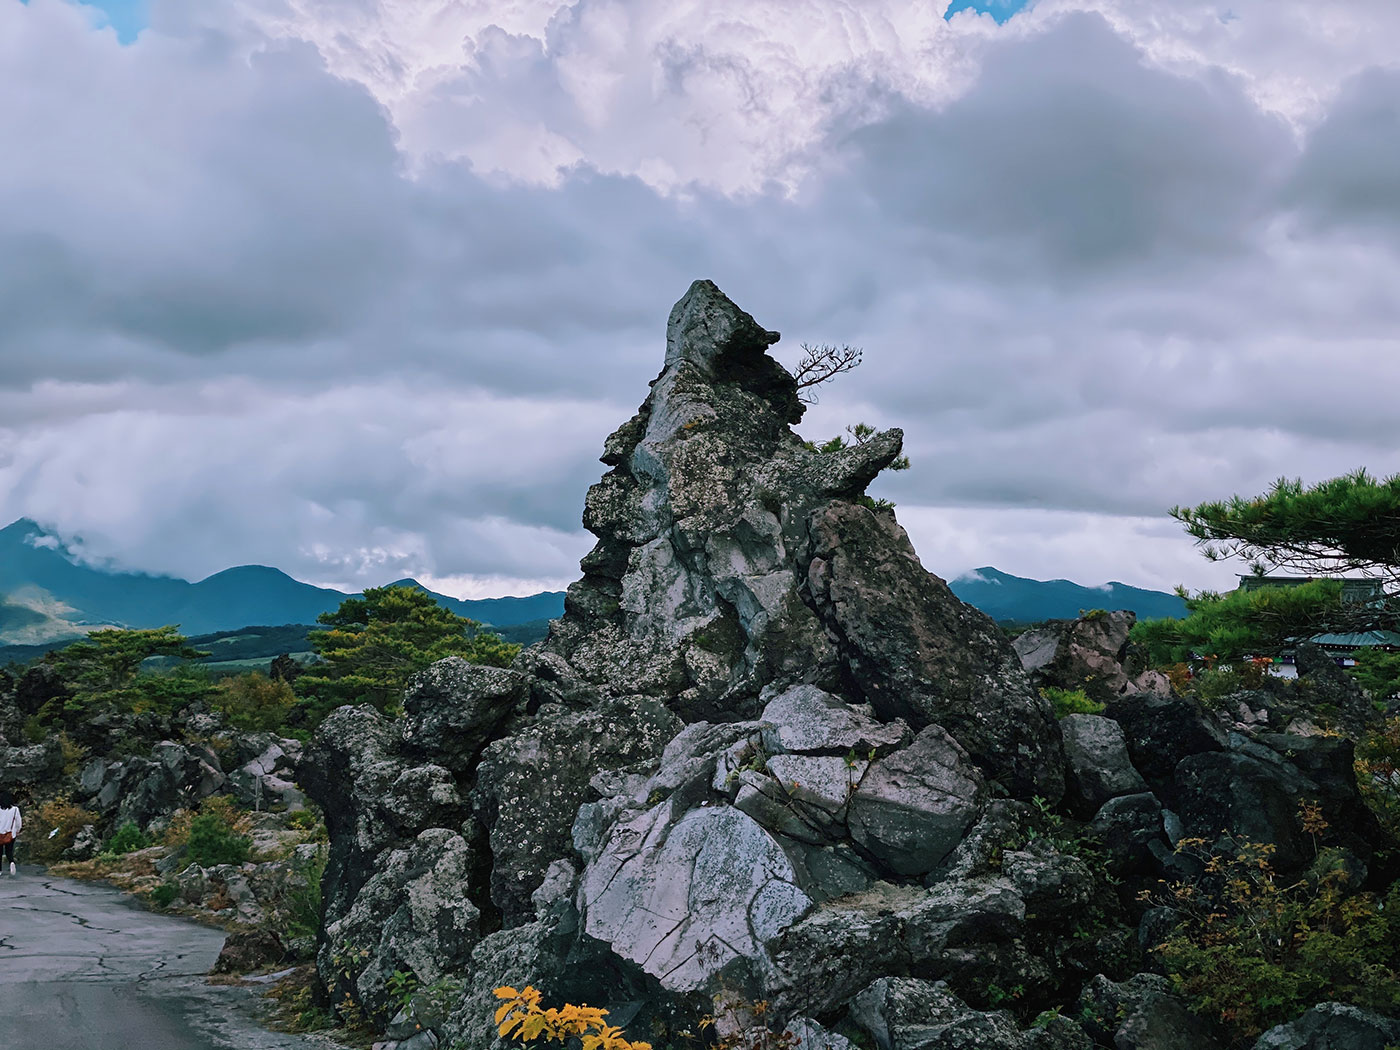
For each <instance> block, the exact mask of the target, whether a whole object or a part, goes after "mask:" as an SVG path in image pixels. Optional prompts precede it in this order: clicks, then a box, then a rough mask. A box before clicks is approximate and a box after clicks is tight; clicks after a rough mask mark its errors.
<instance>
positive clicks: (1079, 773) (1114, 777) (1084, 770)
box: [1060, 715, 1147, 814]
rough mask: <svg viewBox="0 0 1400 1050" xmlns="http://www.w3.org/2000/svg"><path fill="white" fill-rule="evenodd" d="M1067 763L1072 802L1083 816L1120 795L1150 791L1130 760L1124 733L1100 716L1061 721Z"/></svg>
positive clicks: (1070, 718)
mask: <svg viewBox="0 0 1400 1050" xmlns="http://www.w3.org/2000/svg"><path fill="white" fill-rule="evenodd" d="M1060 731H1061V733H1062V734H1063V735H1064V742H1065V759H1066V760H1067V761H1068V763H1069V799H1070V802H1071V804H1072V805H1075V806H1077V807H1078V808H1079V809H1080V810H1081V811H1082V812H1084V813H1086V814H1087V813H1093V812H1094V811H1095V810H1097V809H1098V808H1099V807H1100V806H1102V805H1103V804H1104V803H1105V802H1107V801H1108V800H1109V799H1111V798H1116V797H1117V796H1119V795H1135V794H1138V793H1139V792H1142V791H1146V790H1147V782H1146V781H1144V780H1143V779H1142V774H1141V773H1139V772H1138V771H1137V770H1136V769H1134V768H1133V764H1132V762H1131V761H1130V760H1129V759H1128V747H1127V744H1126V742H1125V741H1124V739H1123V730H1122V728H1121V727H1120V726H1119V725H1118V723H1117V722H1115V721H1113V719H1111V718H1104V717H1102V716H1101V715H1067V716H1066V717H1065V718H1063V719H1061V720H1060Z"/></svg>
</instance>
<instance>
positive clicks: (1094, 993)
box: [1078, 973, 1225, 1050]
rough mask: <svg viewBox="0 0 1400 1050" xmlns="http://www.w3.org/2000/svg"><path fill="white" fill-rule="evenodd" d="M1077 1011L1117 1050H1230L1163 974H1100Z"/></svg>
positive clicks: (1098, 1037) (1088, 1026)
mask: <svg viewBox="0 0 1400 1050" xmlns="http://www.w3.org/2000/svg"><path fill="white" fill-rule="evenodd" d="M1078 1010H1079V1016H1080V1017H1081V1018H1082V1019H1083V1020H1082V1023H1083V1025H1084V1027H1085V1028H1086V1030H1087V1031H1088V1032H1089V1034H1090V1035H1091V1036H1093V1037H1094V1038H1095V1040H1096V1041H1097V1042H1098V1043H1100V1044H1101V1045H1105V1046H1113V1047H1115V1048H1116V1050H1225V1047H1224V1044H1223V1043H1221V1042H1220V1041H1219V1040H1217V1039H1216V1037H1215V1033H1214V1032H1213V1031H1212V1030H1211V1028H1210V1026H1209V1025H1208V1024H1207V1023H1206V1022H1205V1021H1203V1020H1201V1019H1200V1018H1199V1017H1197V1016H1196V1015H1195V1014H1193V1013H1191V1012H1190V1011H1189V1010H1187V1009H1186V1005H1185V1004H1184V1003H1183V1002H1182V1001H1181V1000H1180V999H1178V998H1177V997H1176V996H1175V995H1173V994H1172V993H1171V986H1170V983H1169V982H1168V981H1167V979H1166V978H1165V977H1162V976H1161V975H1159V974H1149V973H1139V974H1134V975H1133V976H1132V977H1130V978H1128V979H1127V980H1125V981H1110V980H1109V979H1108V978H1107V977H1104V976H1103V975H1102V974H1100V975H1099V976H1097V977H1095V978H1094V979H1093V980H1092V981H1090V982H1089V983H1088V985H1087V986H1086V987H1085V989H1084V991H1083V994H1081V995H1080V997H1079V1003H1078Z"/></svg>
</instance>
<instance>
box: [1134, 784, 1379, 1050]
mask: <svg viewBox="0 0 1400 1050" xmlns="http://www.w3.org/2000/svg"><path fill="white" fill-rule="evenodd" d="M1303 817H1304V827H1305V829H1306V830H1309V831H1312V832H1313V833H1315V834H1316V833H1319V832H1320V831H1322V830H1324V829H1325V824H1322V822H1321V820H1320V817H1319V816H1318V814H1317V812H1316V809H1315V808H1313V807H1308V806H1306V805H1305V806H1304V807H1303ZM1178 849H1179V850H1183V851H1189V852H1193V853H1195V854H1196V855H1197V856H1198V858H1199V859H1200V860H1201V861H1202V862H1203V865H1204V875H1203V876H1202V877H1201V878H1200V879H1197V880H1195V881H1193V882H1187V883H1179V884H1177V885H1175V886H1173V887H1172V888H1171V889H1170V891H1169V892H1168V893H1167V895H1166V897H1165V898H1164V899H1162V900H1161V903H1165V904H1168V905H1170V906H1171V907H1172V908H1174V909H1176V910H1177V912H1178V914H1179V915H1180V916H1181V920H1180V922H1179V923H1178V925H1177V927H1176V929H1175V930H1174V931H1173V932H1172V934H1171V935H1170V936H1169V937H1168V938H1167V939H1166V940H1165V941H1164V942H1163V943H1162V944H1160V945H1158V946H1157V948H1156V951H1157V954H1158V956H1159V957H1160V959H1161V961H1162V964H1163V966H1164V968H1165V969H1166V971H1167V973H1168V975H1169V976H1170V977H1171V979H1172V982H1173V984H1174V985H1175V986H1176V988H1177V990H1178V991H1179V992H1180V993H1181V994H1182V995H1183V996H1185V998H1186V999H1187V1001H1188V1002H1189V1003H1190V1005H1191V1007H1192V1008H1193V1009H1194V1010H1196V1011H1198V1012H1199V1013H1201V1014H1203V1015H1205V1016H1209V1017H1212V1018H1214V1019H1216V1020H1218V1021H1219V1022H1220V1023H1221V1024H1222V1025H1223V1026H1224V1028H1225V1030H1226V1031H1227V1032H1228V1033H1229V1034H1230V1035H1231V1036H1232V1037H1233V1038H1234V1039H1235V1040H1236V1041H1237V1042H1238V1043H1240V1044H1241V1045H1246V1044H1248V1043H1250V1042H1252V1041H1253V1039H1254V1038H1255V1037H1256V1036H1258V1035H1259V1033H1260V1032H1262V1031H1264V1030H1265V1029H1267V1028H1270V1027H1272V1026H1273V1025H1276V1024H1279V1023H1281V1022H1283V1021H1287V1020H1289V1019H1290V1018H1292V1017H1295V1016H1297V1015H1298V1014H1299V1013H1301V1012H1302V1011H1304V1010H1306V1009H1307V1008H1308V1007H1310V1006H1313V1005H1315V1004H1317V1003H1320V1002H1324V1001H1329V1000H1335V1001H1338V1002H1343V1003H1350V1004H1352V1005H1355V1006H1360V1007H1364V1008H1368V1009H1373V1010H1378V1011H1380V1012H1382V1013H1393V1012H1394V1011H1395V1010H1396V1009H1400V882H1397V883H1395V884H1394V885H1392V886H1391V887H1390V889H1389V890H1388V891H1387V893H1386V894H1385V896H1384V897H1383V898H1382V897H1379V896H1377V895H1376V894H1371V893H1354V892H1351V889H1352V887H1350V886H1348V885H1347V867H1346V866H1345V864H1343V863H1342V861H1341V859H1340V858H1339V857H1337V856H1335V855H1333V854H1332V853H1330V851H1327V850H1323V851H1322V852H1321V853H1320V854H1319V856H1318V858H1317V862H1316V863H1315V865H1314V866H1313V869H1312V870H1311V871H1310V872H1309V873H1308V874H1307V875H1306V876H1304V877H1303V878H1302V879H1300V880H1298V881H1297V882H1294V883H1291V884H1283V883H1281V882H1280V881H1279V879H1278V877H1277V875H1276V873H1275V871H1274V867H1273V863H1272V860H1271V857H1272V855H1273V852H1274V847H1273V846H1272V845H1268V844H1261V843H1255V842H1244V841H1236V842H1232V843H1230V845H1229V847H1228V848H1225V849H1214V850H1211V849H1207V847H1206V843H1205V840H1204V839H1183V840H1182V842H1181V843H1180V845H1179V846H1178Z"/></svg>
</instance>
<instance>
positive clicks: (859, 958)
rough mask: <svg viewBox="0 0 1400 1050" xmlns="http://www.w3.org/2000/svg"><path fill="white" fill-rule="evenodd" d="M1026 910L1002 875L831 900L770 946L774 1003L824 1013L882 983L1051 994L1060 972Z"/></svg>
mask: <svg viewBox="0 0 1400 1050" xmlns="http://www.w3.org/2000/svg"><path fill="white" fill-rule="evenodd" d="M1025 921H1026V905H1025V901H1024V900H1022V899H1021V896H1020V895H1019V894H1018V893H1017V891H1016V887H1015V885H1014V884H1013V883H1012V882H1011V880H1010V879H1007V878H1005V877H1001V876H987V877H983V878H975V879H964V880H953V881H947V882H941V883H938V884H937V885H934V886H932V887H929V888H927V889H923V888H919V887H913V886H895V885H892V884H890V883H877V884H876V885H874V886H872V887H871V888H870V889H868V890H865V891H863V892H858V893H852V894H848V895H846V896H843V897H838V898H835V899H833V900H830V901H827V902H826V903H824V904H821V905H819V906H818V907H816V908H815V909H813V911H812V913H811V914H810V915H808V916H806V917H805V918H804V919H802V921H800V922H798V923H796V924H794V925H793V926H792V927H791V928H790V929H788V930H787V931H785V932H783V933H782V934H781V935H780V936H779V937H778V938H777V939H776V941H775V942H774V943H773V944H771V945H770V946H769V947H770V953H771V956H772V958H773V961H774V966H775V971H776V972H775V975H774V976H773V978H772V979H771V980H770V983H769V985H768V987H769V991H770V994H771V995H772V997H773V999H774V1001H775V1003H776V1004H777V1005H778V1006H779V1007H780V1008H782V1009H784V1010H790V1011H792V1012H794V1013H803V1014H811V1013H817V1014H821V1013H825V1012H828V1011H830V1010H832V1009H834V1008H835V1007H836V1006H838V1005H839V1004H841V1003H844V1002H847V1001H848V1000H849V999H850V998H851V996H853V995H854V994H855V993H856V992H858V991H859V990H860V989H861V988H863V987H865V986H866V985H867V984H869V983H870V982H871V981H873V980H875V979H876V978H878V977H882V976H894V977H904V976H913V977H920V978H927V979H932V980H940V979H942V980H947V981H948V982H949V983H950V984H952V985H953V986H954V987H955V989H957V990H958V991H959V993H960V994H963V993H967V994H974V993H975V991H976V990H977V989H982V990H984V991H985V989H986V988H987V987H988V986H989V985H990V984H997V985H999V986H1001V987H1003V988H1011V987H1014V986H1016V985H1021V986H1022V987H1023V988H1027V989H1031V990H1032V991H1033V990H1035V989H1038V988H1039V989H1043V988H1045V987H1047V986H1048V985H1049V984H1050V982H1051V980H1052V974H1051V970H1050V968H1049V966H1048V965H1047V964H1046V963H1045V962H1044V961H1043V960H1041V959H1037V958H1035V957H1034V956H1032V955H1030V954H1029V953H1028V952H1027V950H1026V948H1025V945H1024V943H1023V941H1022V938H1023V935H1024V933H1025Z"/></svg>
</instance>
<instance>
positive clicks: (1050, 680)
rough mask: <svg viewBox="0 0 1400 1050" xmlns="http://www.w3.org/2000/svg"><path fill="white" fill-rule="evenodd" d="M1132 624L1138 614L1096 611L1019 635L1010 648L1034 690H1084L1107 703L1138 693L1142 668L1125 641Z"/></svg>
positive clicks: (1054, 621)
mask: <svg viewBox="0 0 1400 1050" xmlns="http://www.w3.org/2000/svg"><path fill="white" fill-rule="evenodd" d="M1136 622H1137V616H1136V614H1134V613H1132V612H1129V611H1127V610H1122V609H1118V610H1114V611H1112V612H1106V611H1104V610H1102V609H1098V610H1095V611H1093V612H1091V613H1087V614H1085V615H1082V616H1080V617H1079V619H1077V620H1050V621H1048V622H1047V623H1045V624H1043V625H1041V626H1039V627H1033V628H1031V629H1030V630H1028V631H1023V632H1022V633H1021V634H1019V635H1017V636H1016V639H1015V641H1014V642H1013V643H1012V645H1013V646H1014V648H1015V650H1016V655H1017V656H1018V657H1019V658H1020V660H1021V666H1022V667H1024V668H1025V669H1026V670H1027V671H1029V672H1030V673H1031V676H1032V677H1033V678H1034V680H1035V682H1036V684H1037V685H1048V686H1055V687H1056V688H1059V689H1083V690H1084V692H1085V693H1086V694H1087V695H1088V696H1089V697H1090V698H1091V699H1094V700H1098V701H1099V702H1100V703H1107V702H1108V701H1109V700H1113V699H1115V698H1117V697H1120V696H1127V695H1129V694H1131V693H1137V692H1140V691H1142V690H1141V689H1140V688H1139V683H1138V682H1136V681H1135V680H1134V676H1135V675H1139V674H1141V673H1142V671H1143V668H1142V666H1141V662H1140V660H1139V659H1137V658H1135V655H1134V654H1133V653H1132V652H1131V648H1130V645H1129V642H1128V632H1129V631H1131V630H1132V628H1133V624H1135V623H1136ZM1154 684H1155V683H1154Z"/></svg>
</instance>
